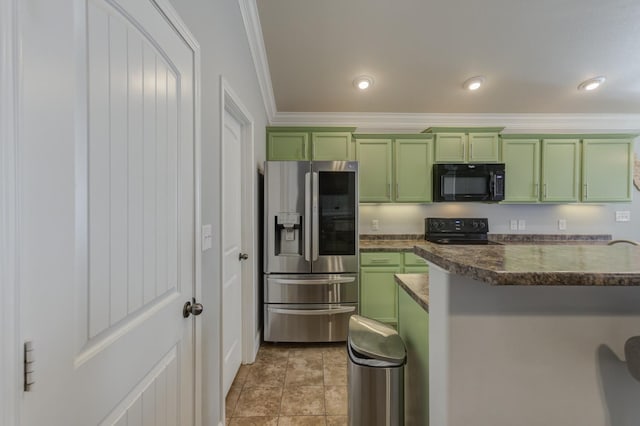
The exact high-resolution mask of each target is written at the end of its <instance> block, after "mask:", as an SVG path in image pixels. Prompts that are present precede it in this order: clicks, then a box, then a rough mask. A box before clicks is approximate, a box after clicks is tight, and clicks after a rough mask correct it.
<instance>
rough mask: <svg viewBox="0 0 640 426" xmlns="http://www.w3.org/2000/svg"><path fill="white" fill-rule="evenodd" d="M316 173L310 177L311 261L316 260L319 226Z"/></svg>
mask: <svg viewBox="0 0 640 426" xmlns="http://www.w3.org/2000/svg"><path fill="white" fill-rule="evenodd" d="M319 185H320V184H319V182H318V173H316V172H313V173H312V176H311V186H312V188H313V190H312V192H311V215H312V217H311V261H312V262H315V261H316V260H318V238H319V236H320V233H319V232H318V230H319V228H320V225H319V224H318V192H319Z"/></svg>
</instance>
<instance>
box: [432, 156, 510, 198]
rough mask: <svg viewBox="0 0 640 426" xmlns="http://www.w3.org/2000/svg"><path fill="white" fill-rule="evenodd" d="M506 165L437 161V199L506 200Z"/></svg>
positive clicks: (435, 167) (435, 194) (435, 183)
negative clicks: (438, 162) (440, 162)
mask: <svg viewBox="0 0 640 426" xmlns="http://www.w3.org/2000/svg"><path fill="white" fill-rule="evenodd" d="M504 185H505V182H504V164H503V163H497V164H434V165H433V198H434V201H487V202H495V201H502V200H504Z"/></svg>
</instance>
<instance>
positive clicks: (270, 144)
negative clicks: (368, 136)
mask: <svg viewBox="0 0 640 426" xmlns="http://www.w3.org/2000/svg"><path fill="white" fill-rule="evenodd" d="M354 130H355V128H351V127H327V128H322V127H316V128H307V127H267V160H297V161H304V160H329V161H331V160H335V161H346V160H353V158H354V155H353V148H352V145H353V143H352V141H351V139H352V138H351V135H352V132H353V131H354Z"/></svg>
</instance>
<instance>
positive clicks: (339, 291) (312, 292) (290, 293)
mask: <svg viewBox="0 0 640 426" xmlns="http://www.w3.org/2000/svg"><path fill="white" fill-rule="evenodd" d="M264 283H265V284H264V285H265V287H264V302H265V303H355V302H357V301H358V275H357V274H317V275H266V276H265V280H264Z"/></svg>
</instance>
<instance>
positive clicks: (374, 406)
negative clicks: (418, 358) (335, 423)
mask: <svg viewBox="0 0 640 426" xmlns="http://www.w3.org/2000/svg"><path fill="white" fill-rule="evenodd" d="M347 353H348V355H349V362H348V365H347V387H348V389H349V392H348V395H349V399H348V414H349V425H350V426H361V425H367V426H402V425H404V424H405V422H404V411H405V406H404V365H405V363H406V361H407V351H406V349H405V346H404V342H403V341H402V339H401V338H400V336H399V335H398V332H397V331H396V330H395V329H393V328H391V327H389V326H388V325H386V324H382V323H380V322H378V321H374V320H372V319H370V318H366V317H361V316H359V315H354V316H352V317H351V319H350V320H349V341H348V343H347Z"/></svg>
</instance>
